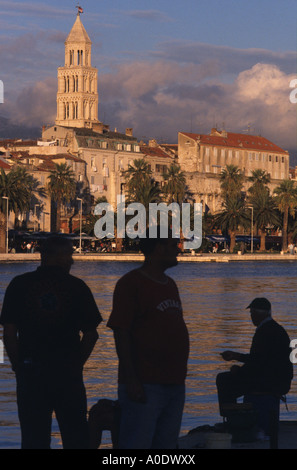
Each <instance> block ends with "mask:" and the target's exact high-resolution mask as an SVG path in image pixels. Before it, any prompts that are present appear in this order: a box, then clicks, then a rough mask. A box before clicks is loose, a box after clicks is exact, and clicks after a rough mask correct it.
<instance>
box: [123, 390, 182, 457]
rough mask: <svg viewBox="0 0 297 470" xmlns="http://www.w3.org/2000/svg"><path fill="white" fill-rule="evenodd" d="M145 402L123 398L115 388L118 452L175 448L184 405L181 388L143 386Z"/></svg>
mask: <svg viewBox="0 0 297 470" xmlns="http://www.w3.org/2000/svg"><path fill="white" fill-rule="evenodd" d="M143 387H144V390H145V394H146V403H136V402H133V401H131V400H130V399H129V398H128V397H127V393H126V387H125V385H119V390H118V394H119V403H120V407H121V423H120V435H119V448H120V449H176V448H177V441H178V437H179V432H180V427H181V420H182V415H183V408H184V402H185V386H184V385H155V384H144V385H143Z"/></svg>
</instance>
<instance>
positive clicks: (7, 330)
mask: <svg viewBox="0 0 297 470" xmlns="http://www.w3.org/2000/svg"><path fill="white" fill-rule="evenodd" d="M3 340H4V346H5V349H6V352H7V355H8V357H9V360H10V363H11V368H12V370H13V371H14V372H16V370H17V367H18V363H19V346H18V329H17V326H16V325H14V324H10V323H9V324H5V325H4V326H3Z"/></svg>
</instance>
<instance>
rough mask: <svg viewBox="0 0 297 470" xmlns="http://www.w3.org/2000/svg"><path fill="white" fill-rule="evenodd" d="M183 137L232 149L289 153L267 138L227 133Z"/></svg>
mask: <svg viewBox="0 0 297 470" xmlns="http://www.w3.org/2000/svg"><path fill="white" fill-rule="evenodd" d="M182 134H183V135H185V136H188V137H189V138H191V139H194V140H199V141H200V143H201V144H204V145H213V146H222V147H232V148H239V149H246V150H258V151H263V152H274V153H288V152H287V151H286V150H284V149H282V148H281V147H279V146H278V145H276V144H274V143H273V142H271V141H270V140H268V139H266V138H265V137H261V136H256V135H250V134H235V133H233V132H227V133H226V136H224V135H221V136H220V135H210V134H193V133H188V132H182Z"/></svg>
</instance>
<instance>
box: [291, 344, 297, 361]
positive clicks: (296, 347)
mask: <svg viewBox="0 0 297 470" xmlns="http://www.w3.org/2000/svg"><path fill="white" fill-rule="evenodd" d="M290 347H291V348H292V351H291V354H290V361H291V362H292V363H293V364H297V339H292V340H291V342H290Z"/></svg>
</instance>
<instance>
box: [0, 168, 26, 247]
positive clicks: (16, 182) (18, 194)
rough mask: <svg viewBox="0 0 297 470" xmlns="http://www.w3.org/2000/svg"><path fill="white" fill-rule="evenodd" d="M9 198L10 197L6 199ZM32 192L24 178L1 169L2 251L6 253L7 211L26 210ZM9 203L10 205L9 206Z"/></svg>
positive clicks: (0, 240)
mask: <svg viewBox="0 0 297 470" xmlns="http://www.w3.org/2000/svg"><path fill="white" fill-rule="evenodd" d="M4 198H8V199H4ZM30 198H31V194H30V192H29V191H28V188H27V186H26V184H25V183H24V182H22V180H20V179H17V177H16V173H15V172H14V171H10V172H9V173H5V172H4V170H3V169H1V174H0V252H1V253H5V250H6V247H5V245H6V243H5V240H6V228H7V223H8V220H7V212H8V213H9V212H11V211H13V212H14V211H16V210H19V211H21V212H22V211H24V210H26V209H28V208H29V206H30ZM7 204H8V207H7Z"/></svg>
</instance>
